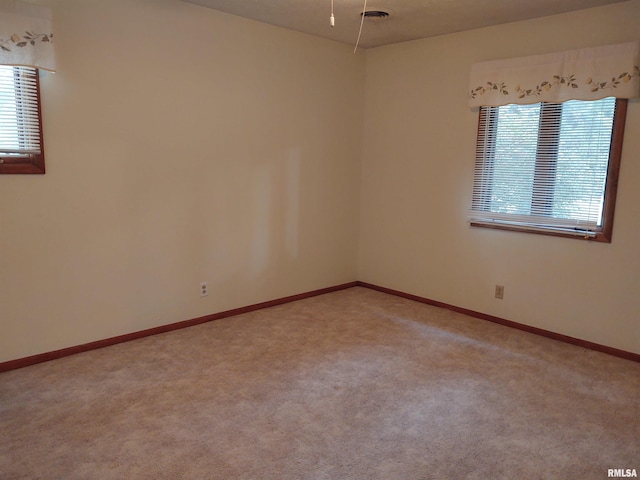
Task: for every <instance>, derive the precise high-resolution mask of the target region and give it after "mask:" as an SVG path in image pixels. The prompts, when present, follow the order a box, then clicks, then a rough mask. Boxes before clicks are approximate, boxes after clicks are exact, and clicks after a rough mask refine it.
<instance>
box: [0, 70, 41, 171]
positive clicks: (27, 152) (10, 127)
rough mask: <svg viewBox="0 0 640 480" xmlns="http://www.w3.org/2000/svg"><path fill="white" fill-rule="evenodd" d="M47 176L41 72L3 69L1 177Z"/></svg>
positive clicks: (0, 82)
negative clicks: (41, 99) (10, 175)
mask: <svg viewBox="0 0 640 480" xmlns="http://www.w3.org/2000/svg"><path fill="white" fill-rule="evenodd" d="M44 172H45V169H44V150H43V146H42V120H41V112H40V83H39V79H38V70H37V69H35V68H28V67H12V66H5V65H0V174H12V173H21V174H30V173H36V174H37V173H44Z"/></svg>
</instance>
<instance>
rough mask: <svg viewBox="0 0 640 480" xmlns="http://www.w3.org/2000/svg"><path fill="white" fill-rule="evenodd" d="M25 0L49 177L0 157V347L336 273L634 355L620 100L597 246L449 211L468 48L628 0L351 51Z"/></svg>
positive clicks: (58, 342)
mask: <svg viewBox="0 0 640 480" xmlns="http://www.w3.org/2000/svg"><path fill="white" fill-rule="evenodd" d="M40 3H44V4H48V5H51V6H52V7H53V10H54V17H55V35H56V44H57V52H58V66H59V69H58V73H56V74H55V75H46V76H44V77H43V78H42V94H43V102H44V130H45V132H44V133H45V142H46V154H47V174H46V175H44V176H0V252H1V255H0V329H1V331H2V335H0V361H6V360H12V359H16V358H21V357H25V356H29V355H33V354H37V353H43V352H47V351H51V350H55V349H59V348H64V347H69V346H73V345H78V344H82V343H86V342H90V341H93V340H98V339H103V338H108V337H111V336H115V335H120V334H125V333H130V332H134V331H138V330H142V329H145V328H150V327H154V326H158V325H163V324H167V323H172V322H176V321H180V320H185V319H189V318H194V317H197V316H201V315H206V314H209V313H215V312H219V311H223V310H227V309H230V308H235V307H239V306H244V305H249V304H253V303H256V302H260V301H264V300H270V299H274V298H279V297H283V296H287V295H292V294H295V293H299V292H305V291H310V290H314V289H316V288H323V287H327V286H331V285H337V284H340V283H344V282H349V281H352V280H355V279H356V278H357V279H359V280H363V281H366V282H371V283H375V284H378V285H382V286H387V287H390V288H395V289H399V290H402V291H405V292H408V293H413V294H416V295H421V296H424V297H428V298H431V299H434V300H439V301H442V302H447V303H450V304H453V305H457V306H460V307H465V308H470V309H473V310H477V311H480V312H485V313H489V314H493V315H497V316H500V317H504V318H507V319H511V320H515V321H518V322H522V323H525V324H529V325H535V326H538V327H541V328H545V329H548V330H552V331H555V332H559V333H564V334H567V335H571V336H574V337H578V338H582V339H586V340H590V341H594V342H597V343H601V344H605V345H609V346H613V347H617V348H621V349H624V350H628V351H633V352H638V353H640V326H639V321H640V319H639V317H640V313H639V312H640V295H639V294H640V253H638V248H637V246H636V245H637V243H638V242H637V238H640V222H638V219H639V218H640V189H638V188H636V186H637V185H638V184H639V183H640V158H639V157H640V153H639V152H640V135H639V134H640V103H639V102H638V101H632V102H631V103H630V106H629V114H628V118H627V134H626V139H625V148H624V152H623V158H622V172H621V177H620V188H619V192H618V208H617V213H616V221H615V228H614V238H613V243H612V244H610V245H605V244H593V243H587V242H579V241H574V240H567V239H558V238H552V237H543V236H537V235H526V234H519V233H512V232H500V231H492V230H484V229H471V228H470V227H469V226H468V225H467V224H466V223H465V217H466V210H467V208H468V206H469V202H470V194H471V184H472V180H473V177H472V168H473V152H474V146H475V131H476V125H477V112H475V111H470V110H469V109H467V107H466V92H467V87H468V85H467V81H468V74H469V67H470V65H471V63H473V62H476V61H482V60H489V59H496V58H505V57H511V56H519V55H528V54H534V53H543V52H551V51H556V50H561V49H566V48H577V47H583V46H591V45H601V44H606V43H615V42H619V41H627V40H635V39H638V30H637V25H638V24H639V21H640V0H632V1H631V2H626V3H621V4H616V5H612V6H609V7H603V8H597V9H591V10H585V11H580V12H574V13H570V14H565V15H558V16H553V17H548V18H543V19H538V20H532V21H526V22H518V23H514V24H509V25H502V26H498V27H492V28H486V29H482V30H476V31H472V32H465V33H458V34H454V35H448V36H442V37H437V38H433V39H426V40H420V41H415V42H407V43H403V44H398V45H393V46H389V47H382V48H378V49H373V50H368V51H367V53H366V55H362V54H360V55H353V54H352V47H350V46H348V45H340V44H337V43H334V42H329V41H325V40H321V39H318V38H315V37H310V36H306V35H303V34H299V33H295V32H290V31H286V30H283V29H280V28H276V27H272V26H268V25H264V24H260V23H257V22H252V21H249V20H244V19H241V18H238V17H233V16H230V15H225V14H222V13H219V12H215V11H213V10H208V9H205V8H202V7H198V6H195V5H191V4H187V3H183V2H179V1H175V0H109V1H104V0H41V2H40ZM365 59H366V71H365ZM365 74H366V91H365V92H364V93H363V91H362V87H363V85H364V83H365ZM365 102H366V103H365ZM363 113H364V116H365V118H366V122H365V124H364V136H362V132H363V121H362V118H363ZM361 150H362V152H361ZM361 153H362V155H361ZM361 159H362V165H361V163H360V162H361ZM361 167H362V170H361ZM360 186H361V188H362V191H360ZM360 207H361V212H360V211H359V208H360ZM358 237H359V238H360V240H358ZM358 241H359V244H358ZM358 245H359V256H358ZM203 280H207V281H208V282H209V288H210V290H211V294H210V295H209V297H206V298H200V297H199V294H198V285H199V282H200V281H203ZM496 283H500V284H503V285H505V286H506V290H505V295H506V296H505V299H504V300H503V301H498V300H495V299H493V286H494V284H496Z"/></svg>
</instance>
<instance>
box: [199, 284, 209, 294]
mask: <svg viewBox="0 0 640 480" xmlns="http://www.w3.org/2000/svg"><path fill="white" fill-rule="evenodd" d="M207 295H209V284H208V283H207V282H200V296H201V297H206V296H207Z"/></svg>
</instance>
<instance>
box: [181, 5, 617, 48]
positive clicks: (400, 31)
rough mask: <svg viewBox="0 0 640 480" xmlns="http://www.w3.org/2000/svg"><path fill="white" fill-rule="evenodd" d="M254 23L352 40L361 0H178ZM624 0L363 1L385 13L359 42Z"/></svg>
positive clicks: (370, 22)
mask: <svg viewBox="0 0 640 480" xmlns="http://www.w3.org/2000/svg"><path fill="white" fill-rule="evenodd" d="M183 1H187V2H189V3H195V4H198V5H202V6H205V7H209V8H213V9H215V10H220V11H222V12H226V13H231V14H233V15H239V16H241V17H246V18H251V19H254V20H258V21H260V22H265V23H269V24H272V25H278V26H280V27H284V28H289V29H291V30H297V31H300V32H305V33H309V34H311V35H316V36H319V37H323V38H327V39H330V40H336V41H338V42H343V43H347V44H351V45H354V44H355V43H356V39H357V37H358V30H359V28H360V18H361V17H360V14H361V12H362V9H363V4H364V0H334V15H335V27H334V28H331V27H330V26H329V15H330V11H331V0H183ZM621 1H627V0H367V10H382V11H386V12H388V13H389V16H388V17H387V18H384V19H375V18H367V19H365V22H364V26H363V30H362V38H361V39H360V47H362V48H372V47H378V46H381V45H389V44H392V43H398V42H404V41H407V40H415V39H418V38H426V37H433V36H435V35H443V34H446V33H454V32H460V31H463V30H472V29H474V28H481V27H487V26H490V25H498V24H501V23H509V22H516V21H519V20H526V19H529V18H536V17H544V16H547V15H554V14H558V13H564V12H570V11H573V10H581V9H584V8H591V7H597V6H600V5H608V4H612V3H619V2H621Z"/></svg>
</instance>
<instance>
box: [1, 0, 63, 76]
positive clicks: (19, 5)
mask: <svg viewBox="0 0 640 480" xmlns="http://www.w3.org/2000/svg"><path fill="white" fill-rule="evenodd" d="M0 65H14V66H24V67H35V68H42V69H45V70H50V71H55V69H56V60H55V54H54V50H53V33H52V29H51V9H50V8H48V7H43V6H40V5H34V4H31V3H26V2H22V1H19V0H0Z"/></svg>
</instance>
